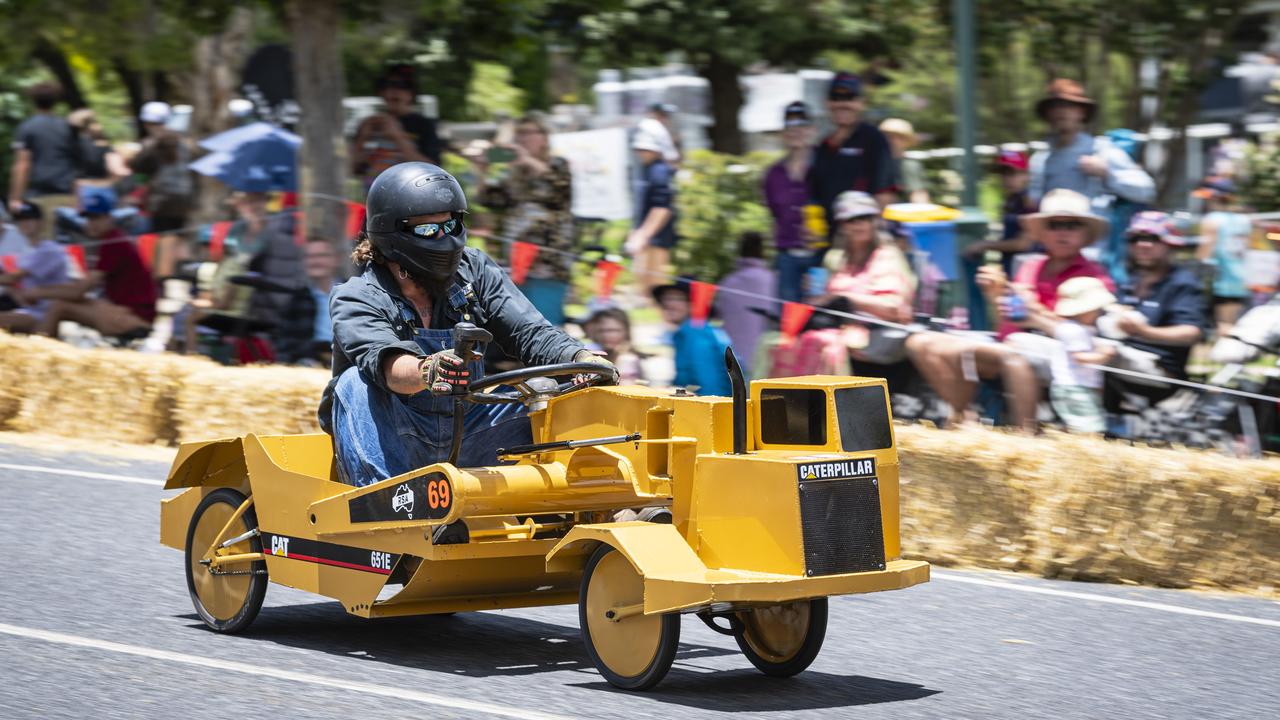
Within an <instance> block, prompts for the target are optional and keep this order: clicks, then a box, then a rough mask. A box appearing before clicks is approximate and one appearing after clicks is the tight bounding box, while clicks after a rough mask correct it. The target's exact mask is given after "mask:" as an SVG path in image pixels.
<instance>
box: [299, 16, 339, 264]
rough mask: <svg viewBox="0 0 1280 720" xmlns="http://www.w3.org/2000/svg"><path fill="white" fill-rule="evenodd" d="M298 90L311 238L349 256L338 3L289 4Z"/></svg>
mask: <svg viewBox="0 0 1280 720" xmlns="http://www.w3.org/2000/svg"><path fill="white" fill-rule="evenodd" d="M288 15H289V34H290V36H291V38H292V48H293V85H294V94H295V95H296V96H297V101H298V107H299V111H300V112H299V115H300V117H299V120H298V130H299V134H301V135H302V148H301V150H300V151H299V156H298V176H299V184H298V190H299V191H300V192H299V197H298V201H299V204H300V206H301V208H302V212H303V215H304V222H305V223H306V232H307V234H308V235H309V236H319V237H326V238H331V239H332V240H333V241H334V243H335V245H337V246H338V247H339V248H340V250H339V257H343V256H345V255H346V254H347V251H349V248H350V243H349V242H348V240H349V238H346V237H344V231H345V225H346V213H347V208H346V202H345V201H344V199H343V198H344V197H345V194H344V190H345V188H344V185H345V183H346V178H347V143H346V139H345V138H344V137H343V135H342V121H343V117H342V98H343V96H344V94H345V92H346V89H345V81H344V79H343V74H342V52H341V45H340V43H339V38H338V31H339V29H340V28H341V24H342V12H341V9H340V8H339V2H338V0H289V5H288Z"/></svg>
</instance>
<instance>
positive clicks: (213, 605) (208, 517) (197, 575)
mask: <svg viewBox="0 0 1280 720" xmlns="http://www.w3.org/2000/svg"><path fill="white" fill-rule="evenodd" d="M244 502H245V496H244V495H241V494H240V493H239V492H236V491H235V490H232V489H230V488H222V489H219V490H214V491H213V492H211V493H209V494H208V495H206V496H205V498H204V500H201V501H200V505H198V506H197V507H196V511H195V512H194V513H192V515H191V526H190V527H189V528H187V550H186V560H187V590H188V592H190V593H191V603H192V604H193V605H195V608H196V612H197V613H198V614H199V615H200V619H201V620H203V621H204V624H205V625H208V626H209V627H210V628H212V629H214V630H217V631H218V632H221V633H238V632H240V631H241V630H244V629H245V628H247V627H249V624H250V623H252V622H253V619H254V618H256V617H257V616H258V611H259V610H260V609H262V599H263V597H264V596H265V595H266V593H267V564H266V563H265V562H264V561H262V560H254V561H246V562H239V563H232V564H228V565H223V566H221V567H219V568H217V569H214V568H212V567H211V566H210V565H209V564H207V563H205V562H201V561H202V560H208V558H209V557H210V556H212V554H213V551H214V549H215V548H213V545H214V542H215V541H216V540H218V539H219V537H218V536H219V533H222V529H223V528H224V527H227V523H228V522H229V521H230V520H231V519H232V517H233V516H234V515H235V513H236V510H238V509H239V508H240V506H241V505H242V504H244ZM257 527H258V518H257V515H255V514H254V512H253V508H252V507H250V508H248V509H246V510H245V511H244V513H243V514H241V516H240V518H239V519H238V520H237V521H236V522H234V523H232V524H231V527H230V528H227V532H226V533H225V534H224V536H223V538H222V540H221V541H220V542H219V543H218V544H221V543H222V542H225V541H227V540H231V539H233V538H236V537H239V536H241V535H243V534H245V533H247V532H250V531H253V530H256V529H257ZM261 552H262V542H261V541H260V540H259V539H258V536H257V535H256V534H255V535H252V536H250V537H248V538H246V539H244V540H241V541H239V542H237V543H234V544H232V545H231V546H229V547H227V548H225V549H224V553H225V554H246V553H261Z"/></svg>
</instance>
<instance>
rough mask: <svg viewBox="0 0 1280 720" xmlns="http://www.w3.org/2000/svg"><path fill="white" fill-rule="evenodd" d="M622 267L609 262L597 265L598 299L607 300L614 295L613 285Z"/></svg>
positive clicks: (601, 262)
mask: <svg viewBox="0 0 1280 720" xmlns="http://www.w3.org/2000/svg"><path fill="white" fill-rule="evenodd" d="M621 270H622V266H621V265H619V264H618V263H616V262H611V261H609V260H601V261H600V262H597V263H596V299H598V300H606V299H608V298H609V297H611V296H612V295H613V284H614V282H616V281H617V279H618V273H619V272H620V271H621Z"/></svg>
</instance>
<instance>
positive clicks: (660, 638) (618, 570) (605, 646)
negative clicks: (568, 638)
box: [578, 545, 680, 690]
mask: <svg viewBox="0 0 1280 720" xmlns="http://www.w3.org/2000/svg"><path fill="white" fill-rule="evenodd" d="M643 605H644V578H643V577H642V576H641V575H640V573H639V572H638V571H637V570H636V569H635V568H634V567H632V565H631V561H630V560H628V559H627V558H626V556H625V555H623V554H622V553H620V552H618V551H616V550H614V549H613V548H612V547H610V546H608V545H601V546H600V547H599V548H597V549H596V551H595V552H594V553H593V554H592V555H591V559H590V560H588V561H587V567H586V571H585V572H584V573H583V576H582V591H581V592H580V593H579V596H578V622H579V624H580V625H581V626H582V641H583V643H584V644H585V645H586V646H587V655H589V656H590V657H591V662H592V663H594V664H595V666H596V669H598V670H599V671H600V674H601V675H603V676H604V679H605V680H608V681H609V684H610V685H613V686H614V687H618V688H622V689H623V690H648V689H649V688H651V687H653V686H654V685H657V684H658V682H659V681H661V680H662V678H663V677H665V676H666V674H667V671H668V670H670V669H671V663H672V662H674V661H675V658H676V648H677V647H679V645H680V616H679V615H678V614H675V613H669V614H666V615H645V614H644V613H643V612H642V610H641V609H642V608H643Z"/></svg>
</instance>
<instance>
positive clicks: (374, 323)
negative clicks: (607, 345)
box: [320, 248, 583, 432]
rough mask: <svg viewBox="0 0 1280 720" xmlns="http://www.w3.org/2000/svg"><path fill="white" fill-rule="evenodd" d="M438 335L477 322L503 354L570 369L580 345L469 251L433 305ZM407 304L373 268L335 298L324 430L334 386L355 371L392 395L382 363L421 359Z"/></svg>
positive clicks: (381, 270) (385, 272) (380, 269)
mask: <svg viewBox="0 0 1280 720" xmlns="http://www.w3.org/2000/svg"><path fill="white" fill-rule="evenodd" d="M432 300H434V301H435V302H434V303H433V305H432V309H431V318H430V323H429V324H424V325H423V327H427V328H432V329H444V328H451V327H453V326H454V325H456V324H458V323H459V322H464V321H465V322H471V323H474V324H475V325H476V326H477V327H481V328H484V329H486V330H488V331H489V332H491V333H493V340H494V342H496V343H497V344H498V346H499V347H500V348H502V350H503V352H505V353H506V354H507V355H509V356H510V357H513V358H518V359H519V360H520V361H521V362H523V363H524V364H526V365H552V364H555V363H562V362H570V361H572V360H573V356H574V355H576V354H577V353H578V351H579V350H582V349H583V346H582V343H580V342H578V341H577V340H575V339H573V338H572V337H570V336H569V335H568V334H566V333H565V332H564V331H563V330H561V329H560V328H557V327H554V326H553V325H551V323H549V322H547V321H546V319H545V318H543V317H542V315H541V314H539V313H538V311H537V310H536V309H534V307H533V305H532V304H531V303H530V302H529V301H528V300H527V299H526V298H525V296H524V294H523V293H521V292H520V290H518V289H517V288H516V286H515V285H514V284H513V283H512V282H511V278H509V277H508V276H507V274H506V273H505V272H503V270H502V269H501V268H499V267H498V265H497V264H496V263H494V262H493V260H491V259H490V258H489V256H487V255H485V254H484V253H483V252H481V251H479V250H476V249H475V248H467V249H466V250H465V251H464V252H463V255H462V262H461V263H459V265H458V270H457V272H456V273H454V277H453V285H452V286H450V288H449V292H448V297H447V298H432ZM401 303H403V304H406V305H408V306H409V307H412V305H411V304H409V303H408V301H407V300H405V299H404V296H403V295H402V294H401V293H400V286H399V284H398V283H397V282H396V280H395V278H394V277H392V275H391V271H390V270H389V269H387V268H386V267H385V266H382V265H376V264H370V265H368V266H366V267H365V268H364V272H362V273H361V274H360V275H357V276H354V277H352V278H351V279H350V280H347V281H346V282H344V283H342V284H341V285H338V286H337V287H335V288H334V290H333V293H332V294H331V295H330V298H329V315H330V316H331V317H332V318H333V379H331V380H330V381H329V384H328V386H326V387H325V390H324V396H323V397H322V398H321V400H320V426H321V427H322V428H324V430H325V431H326V432H330V419H331V418H330V416H331V407H332V403H333V386H334V384H335V383H336V382H337V380H338V377H339V376H341V375H342V373H343V372H345V371H346V370H347V368H350V367H353V366H354V367H356V368H359V370H360V375H361V377H363V378H364V380H365V382H368V383H371V384H373V385H376V386H377V387H379V388H381V389H382V390H384V391H386V392H390V391H391V390H390V388H388V387H387V381H386V378H385V377H383V374H382V363H383V360H384V359H385V358H386V357H387V356H388V355H390V354H394V353H409V354H411V355H415V356H416V355H421V354H422V353H421V350H420V349H419V348H418V344H417V343H416V342H415V341H414V330H415V326H413V325H411V324H409V323H406V322H404V320H403V319H402V315H401V312H400V307H401Z"/></svg>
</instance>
